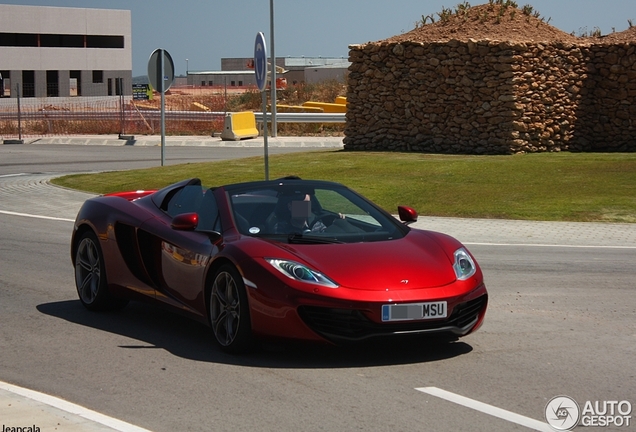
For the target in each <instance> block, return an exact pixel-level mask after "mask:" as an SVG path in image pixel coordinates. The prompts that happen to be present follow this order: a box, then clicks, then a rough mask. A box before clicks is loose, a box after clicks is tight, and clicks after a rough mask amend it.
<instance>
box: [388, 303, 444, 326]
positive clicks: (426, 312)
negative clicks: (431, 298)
mask: <svg viewBox="0 0 636 432" xmlns="http://www.w3.org/2000/svg"><path fill="white" fill-rule="evenodd" d="M447 314H448V307H447V304H446V302H445V301H438V302H427V303H408V304H385V305H382V321H385V322H386V321H411V320H425V319H437V318H446V316H447Z"/></svg>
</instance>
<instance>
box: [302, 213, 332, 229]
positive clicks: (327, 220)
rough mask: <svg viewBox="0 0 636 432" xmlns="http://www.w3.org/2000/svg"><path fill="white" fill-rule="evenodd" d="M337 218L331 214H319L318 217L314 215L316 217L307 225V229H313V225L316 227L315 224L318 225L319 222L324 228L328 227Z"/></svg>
mask: <svg viewBox="0 0 636 432" xmlns="http://www.w3.org/2000/svg"><path fill="white" fill-rule="evenodd" d="M337 217H338V216H336V215H334V214H331V213H321V214H319V215H316V217H314V220H312V221H311V223H310V224H308V226H309V229H312V228H313V227H314V225H316V223H318V221H321V222H322V223H323V225H325V226H326V227H328V226H330V225H331V224H333V222H334V221H335V220H336V218H337Z"/></svg>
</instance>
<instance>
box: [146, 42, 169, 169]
mask: <svg viewBox="0 0 636 432" xmlns="http://www.w3.org/2000/svg"><path fill="white" fill-rule="evenodd" d="M148 80H150V84H151V85H152V86H153V87H154V88H155V89H156V90H157V91H158V92H159V93H161V166H163V165H164V164H165V162H166V150H165V148H166V102H165V97H164V96H165V93H166V91H167V90H168V89H169V88H170V86H171V85H172V83H173V82H174V62H173V61H172V57H170V54H168V51H166V50H164V49H161V48H158V49H156V50H154V51H153V52H152V54H150V59H149V60H148Z"/></svg>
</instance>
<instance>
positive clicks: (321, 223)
mask: <svg viewBox="0 0 636 432" xmlns="http://www.w3.org/2000/svg"><path fill="white" fill-rule="evenodd" d="M225 189H226V194H227V200H228V205H229V210H230V213H231V215H232V217H233V218H234V222H235V226H236V228H237V230H238V231H239V233H241V234H242V235H245V236H250V237H259V238H267V239H271V240H275V241H280V242H284V243H294V244H334V243H359V242H374V241H388V240H395V239H398V238H402V237H404V236H405V235H406V234H407V233H408V231H409V230H410V228H409V227H407V226H406V225H405V224H403V223H401V222H400V221H398V220H397V219H396V218H395V217H394V216H393V215H391V214H390V213H388V212H386V211H385V210H383V209H382V208H380V207H379V206H377V205H376V204H374V203H373V202H372V201H370V200H369V199H367V198H365V197H364V196H362V195H360V194H358V193H357V192H355V191H353V190H352V189H350V188H348V187H346V186H344V185H342V184H339V183H334V182H326V181H314V180H277V181H269V182H268V181H264V182H251V183H241V184H236V185H231V186H227V187H225Z"/></svg>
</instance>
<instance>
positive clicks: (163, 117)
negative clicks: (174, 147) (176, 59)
mask: <svg viewBox="0 0 636 432" xmlns="http://www.w3.org/2000/svg"><path fill="white" fill-rule="evenodd" d="M164 53H165V50H163V49H161V50H159V58H160V59H161V73H160V76H161V81H159V86H160V88H159V91H160V92H161V166H164V165H165V164H166V98H165V93H166V92H165V90H164V89H163V88H164V83H165V81H164V80H165V76H166V61H165V55H164Z"/></svg>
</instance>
